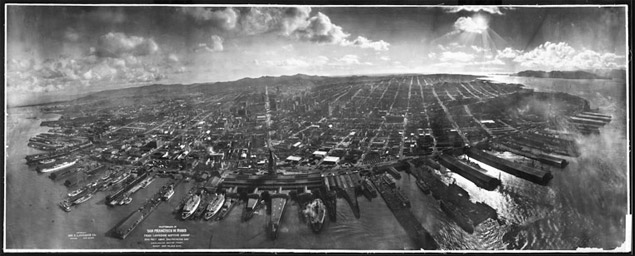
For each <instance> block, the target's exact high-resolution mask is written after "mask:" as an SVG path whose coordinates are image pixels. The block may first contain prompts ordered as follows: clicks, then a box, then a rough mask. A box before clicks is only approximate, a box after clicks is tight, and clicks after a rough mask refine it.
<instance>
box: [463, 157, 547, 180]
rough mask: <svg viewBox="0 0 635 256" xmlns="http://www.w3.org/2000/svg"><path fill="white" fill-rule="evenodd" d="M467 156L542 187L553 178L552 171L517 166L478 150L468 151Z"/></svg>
mask: <svg viewBox="0 0 635 256" xmlns="http://www.w3.org/2000/svg"><path fill="white" fill-rule="evenodd" d="M467 155H468V156H469V157H471V158H474V159H476V160H478V161H481V162H483V163H485V164H487V165H490V166H492V167H494V168H497V169H499V170H501V171H504V172H506V173H509V174H511V175H514V176H516V177H519V178H523V179H526V180H529V181H531V182H534V183H537V184H540V185H546V184H547V183H548V182H549V181H550V180H551V179H552V178H553V175H552V174H551V172H550V171H545V170H541V169H536V168H532V167H529V166H524V165H521V164H517V163H514V162H511V161H509V160H506V159H502V158H498V157H496V156H493V155H490V154H488V153H485V152H483V151H481V150H478V149H476V148H470V149H468V150H467Z"/></svg>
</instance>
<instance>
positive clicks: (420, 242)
mask: <svg viewBox="0 0 635 256" xmlns="http://www.w3.org/2000/svg"><path fill="white" fill-rule="evenodd" d="M371 181H372V182H373V183H374V184H375V187H376V188H377V190H378V191H379V194H380V195H381V197H382V198H383V199H384V201H385V202H386V205H388V208H389V209H390V211H392V213H393V214H394V215H395V218H397V221H398V222H399V224H401V226H402V227H403V229H404V230H405V231H406V233H407V234H408V236H409V237H410V239H412V241H413V242H414V243H415V245H416V246H417V247H419V248H422V249H426V250H435V249H438V248H439V245H438V244H437V242H436V241H435V240H434V238H433V237H432V235H430V233H429V232H428V231H427V230H426V229H425V228H423V225H422V224H421V222H419V220H417V217H415V215H414V214H413V213H412V212H411V211H410V209H409V208H408V207H407V206H405V205H404V204H403V203H402V201H401V199H400V198H399V196H398V195H397V192H395V191H394V190H393V188H391V187H389V186H388V185H387V184H385V182H383V181H381V179H379V178H378V177H371Z"/></svg>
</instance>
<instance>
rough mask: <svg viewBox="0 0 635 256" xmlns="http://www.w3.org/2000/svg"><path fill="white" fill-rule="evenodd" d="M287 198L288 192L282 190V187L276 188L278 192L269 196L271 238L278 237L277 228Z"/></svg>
mask: <svg viewBox="0 0 635 256" xmlns="http://www.w3.org/2000/svg"><path fill="white" fill-rule="evenodd" d="M287 200H289V192H288V191H282V187H280V188H279V189H278V192H277V193H275V194H273V195H272V196H271V221H270V222H269V225H270V232H271V236H272V238H273V239H276V238H277V237H278V228H279V226H280V220H281V219H282V216H283V215H284V210H285V207H286V206H287Z"/></svg>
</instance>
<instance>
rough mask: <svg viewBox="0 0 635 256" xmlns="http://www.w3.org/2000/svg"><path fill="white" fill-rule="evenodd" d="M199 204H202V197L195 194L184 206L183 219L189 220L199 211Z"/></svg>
mask: <svg viewBox="0 0 635 256" xmlns="http://www.w3.org/2000/svg"><path fill="white" fill-rule="evenodd" d="M199 204H201V196H199V195H197V194H194V195H192V196H190V198H189V199H187V202H185V205H183V212H182V213H181V218H182V219H184V220H185V219H187V218H189V217H190V216H192V214H193V213H194V212H195V211H196V209H198V206H199Z"/></svg>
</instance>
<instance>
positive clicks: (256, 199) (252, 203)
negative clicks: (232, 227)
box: [242, 188, 261, 221]
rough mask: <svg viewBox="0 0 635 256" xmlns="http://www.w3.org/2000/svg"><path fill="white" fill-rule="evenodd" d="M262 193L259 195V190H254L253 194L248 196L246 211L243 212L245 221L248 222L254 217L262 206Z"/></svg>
mask: <svg viewBox="0 0 635 256" xmlns="http://www.w3.org/2000/svg"><path fill="white" fill-rule="evenodd" d="M260 200H261V198H260V193H258V188H256V189H255V190H254V192H253V193H250V194H249V195H247V204H246V205H245V210H244V211H243V216H242V217H243V221H248V220H249V219H251V217H253V216H254V212H255V211H256V210H257V208H258V207H259V206H260Z"/></svg>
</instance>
